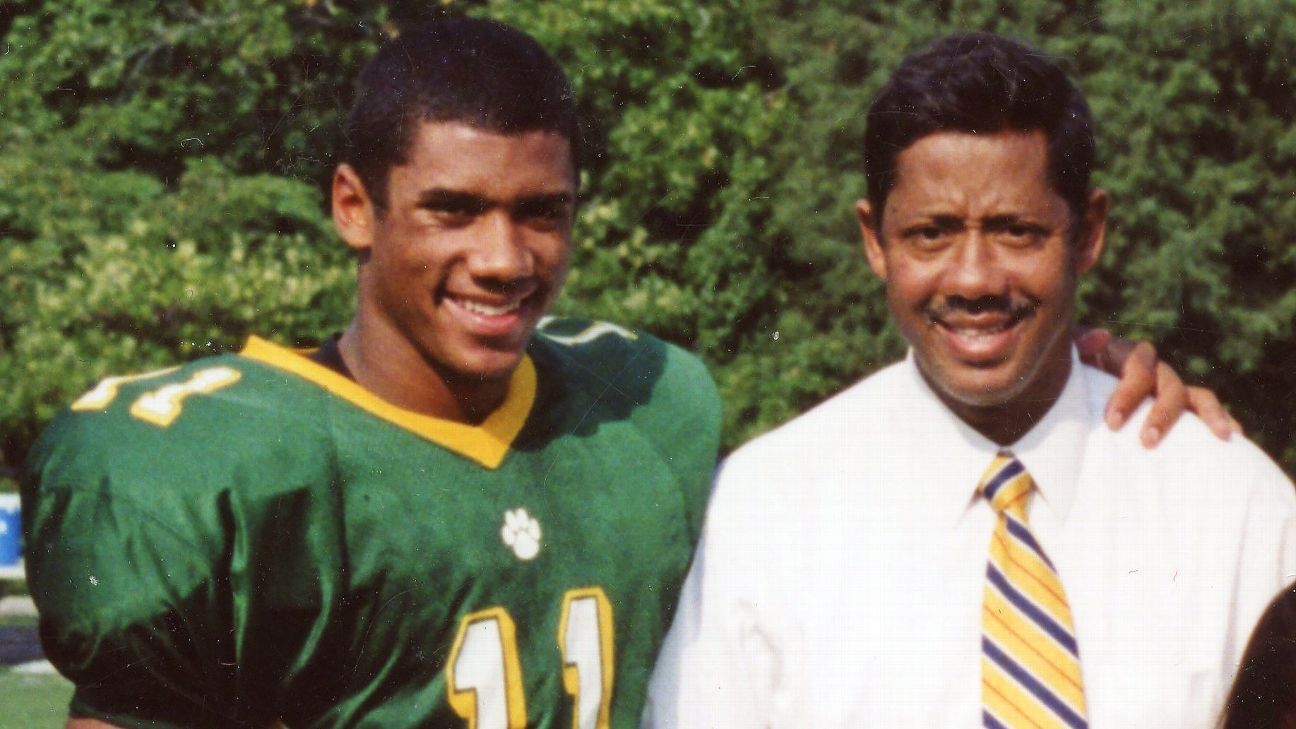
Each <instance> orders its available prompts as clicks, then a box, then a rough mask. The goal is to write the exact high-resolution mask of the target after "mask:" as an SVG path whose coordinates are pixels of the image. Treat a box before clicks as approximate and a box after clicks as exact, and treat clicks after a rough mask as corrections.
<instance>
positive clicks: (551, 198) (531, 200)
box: [418, 187, 576, 211]
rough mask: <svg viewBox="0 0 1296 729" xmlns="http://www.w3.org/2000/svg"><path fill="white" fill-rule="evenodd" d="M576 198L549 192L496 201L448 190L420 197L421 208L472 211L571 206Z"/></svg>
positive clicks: (562, 193) (431, 191)
mask: <svg viewBox="0 0 1296 729" xmlns="http://www.w3.org/2000/svg"><path fill="white" fill-rule="evenodd" d="M575 201H576V196H575V195H573V194H572V193H570V192H566V191H563V192H547V193H538V194H535V195H523V196H522V197H519V198H516V199H514V200H507V201H505V200H496V199H493V198H489V197H486V196H485V195H478V194H475V193H471V192H463V191H462V190H450V189H446V188H439V187H438V188H433V189H431V190H424V191H423V193H422V194H420V195H419V197H418V204H419V206H420V207H428V208H444V207H451V208H467V209H470V210H478V211H483V210H488V209H490V208H493V207H497V206H501V205H506V206H508V207H510V208H517V207H519V206H534V205H571V204H573V203H575Z"/></svg>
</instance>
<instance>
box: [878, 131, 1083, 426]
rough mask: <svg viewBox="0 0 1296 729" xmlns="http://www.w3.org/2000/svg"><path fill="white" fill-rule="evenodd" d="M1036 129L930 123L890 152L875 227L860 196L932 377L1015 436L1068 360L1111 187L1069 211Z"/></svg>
mask: <svg viewBox="0 0 1296 729" xmlns="http://www.w3.org/2000/svg"><path fill="white" fill-rule="evenodd" d="M1047 162H1048V148H1047V141H1046V139H1045V137H1044V135H1043V133H1040V132H1032V133H1023V132H1002V133H997V134H980V135H977V134H967V133H962V132H938V133H935V134H931V135H928V136H926V137H923V138H921V139H919V140H918V141H917V142H915V143H914V144H912V145H911V146H909V147H908V148H906V149H905V150H904V151H903V152H901V153H900V155H899V157H898V158H897V163H896V172H897V182H896V185H895V187H894V188H893V189H892V190H891V192H890V194H889V195H888V196H887V198H886V207H885V209H884V210H883V211H882V230H881V231H880V232H879V231H878V230H876V228H875V220H876V218H875V212H874V211H873V210H872V209H871V207H870V205H869V203H868V202H867V201H860V202H859V203H857V205H856V212H857V215H858V217H859V220H860V226H861V232H862V234H863V236H864V247H865V253H866V255H867V256H868V260H869V265H870V266H871V267H872V268H873V270H874V271H875V272H876V273H877V275H878V276H880V277H882V278H883V279H884V280H885V281H886V287H887V303H888V304H889V305H890V308H891V314H892V316H893V317H894V319H895V322H896V325H897V326H898V327H899V329H900V332H901V333H902V334H903V335H904V337H905V339H907V340H908V341H909V344H910V346H911V347H912V348H913V352H914V359H915V361H916V363H917V365H918V368H919V370H920V371H921V372H922V374H923V376H924V377H925V378H926V380H927V381H928V383H929V384H930V385H931V386H932V388H933V389H934V390H935V391H936V393H937V394H938V395H939V396H940V397H941V399H942V400H943V401H944V402H945V404H946V405H947V406H948V407H950V409H951V410H953V411H954V412H955V413H956V414H957V415H959V417H961V418H962V419H963V420H964V421H965V422H967V423H968V424H969V425H972V426H973V427H974V428H976V429H977V430H978V431H980V432H981V433H982V434H984V435H986V436H987V437H989V438H991V439H992V440H995V441H996V442H999V443H1001V444H1005V443H1011V442H1013V441H1015V440H1016V439H1017V438H1018V437H1020V436H1021V435H1023V434H1025V433H1026V431H1028V430H1029V429H1030V426H1031V425H1032V424H1033V423H1034V422H1035V421H1036V420H1038V418H1039V416H1042V415H1043V414H1044V413H1045V412H1047V410H1048V408H1049V407H1051V406H1052V404H1053V403H1054V402H1055V401H1056V400H1057V397H1058V395H1059V394H1061V391H1062V388H1063V386H1064V385H1065V383H1066V379H1067V376H1068V375H1069V373H1070V362H1071V360H1070V342H1071V336H1070V328H1071V316H1072V312H1073V310H1074V308H1075V291H1076V281H1077V278H1078V277H1079V275H1080V274H1082V273H1084V272H1086V271H1088V270H1089V269H1090V268H1091V267H1092V266H1093V264H1094V263H1095V262H1096V260H1097V258H1098V254H1099V252H1100V251H1101V249H1102V243H1103V224H1104V221H1105V218H1106V211H1107V199H1106V196H1105V195H1104V194H1103V193H1102V192H1101V191H1094V192H1093V194H1092V195H1091V196H1090V199H1089V207H1088V210H1087V211H1086V212H1085V214H1084V216H1083V219H1082V220H1078V221H1075V220H1073V216H1072V214H1071V212H1070V210H1069V209H1068V206H1067V204H1066V201H1065V200H1063V198H1062V197H1061V196H1060V195H1058V193H1057V192H1056V191H1055V190H1054V189H1053V188H1052V186H1051V185H1050V183H1049V178H1048V165H1047Z"/></svg>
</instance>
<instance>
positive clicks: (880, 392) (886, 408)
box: [730, 362, 912, 465]
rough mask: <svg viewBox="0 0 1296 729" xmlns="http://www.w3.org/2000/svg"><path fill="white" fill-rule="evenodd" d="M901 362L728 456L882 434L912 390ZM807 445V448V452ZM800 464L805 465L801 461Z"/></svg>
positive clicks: (837, 446) (822, 448)
mask: <svg viewBox="0 0 1296 729" xmlns="http://www.w3.org/2000/svg"><path fill="white" fill-rule="evenodd" d="M909 378H910V373H909V372H907V371H906V369H905V363H903V362H897V363H894V364H891V365H887V366H885V367H883V368H881V369H879V370H877V371H876V372H874V373H873V374H871V375H869V376H867V377H865V378H864V379H862V380H859V381H858V382H856V383H854V384H852V385H850V386H848V387H847V388H846V389H844V390H842V391H840V392H838V393H836V394H834V395H832V396H830V397H828V399H826V400H824V401H823V402H821V403H819V404H817V405H815V406H813V407H811V408H810V409H809V410H807V411H805V412H804V413H802V414H800V415H798V416H796V417H795V418H792V419H791V420H789V421H787V422H785V423H783V424H781V425H779V426H777V427H775V428H774V429H772V430H770V431H768V432H766V433H764V434H762V435H760V436H757V437H756V438H754V439H752V440H751V441H750V442H748V443H747V444H746V445H744V446H742V447H741V448H739V449H738V450H737V451H735V452H734V454H733V456H731V457H730V460H731V461H732V460H734V459H738V460H739V461H742V460H749V459H751V460H763V459H765V458H768V457H773V458H780V459H781V458H783V457H785V456H786V455H787V454H789V453H796V452H800V453H802V456H803V458H804V456H805V454H807V453H812V452H828V451H830V450H832V451H840V450H842V449H849V447H850V444H852V443H855V444H859V443H860V442H861V439H865V438H868V439H874V438H877V437H879V436H882V435H885V433H886V432H887V427H888V426H889V425H890V423H888V420H889V419H890V418H891V416H893V415H894V414H895V412H896V410H897V409H900V410H903V409H904V407H905V404H904V401H905V399H906V398H907V396H908V395H909V394H910V393H911V392H912V388H910V387H909V385H910V383H909ZM807 449H813V450H807ZM802 463H803V465H807V464H805V463H804V461H803V462H802Z"/></svg>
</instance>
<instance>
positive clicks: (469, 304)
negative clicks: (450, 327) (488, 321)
mask: <svg viewBox="0 0 1296 729" xmlns="http://www.w3.org/2000/svg"><path fill="white" fill-rule="evenodd" d="M457 301H458V302H459V305H460V306H462V307H463V308H465V309H467V310H468V311H471V312H473V313H474V314H483V315H485V316H503V315H505V314H509V313H511V312H514V311H517V308H518V306H520V305H521V303H522V302H520V301H510V302H509V303H507V304H504V305H502V306H491V305H490V304H483V303H481V302H480V301H471V300H469V299H458V300H457Z"/></svg>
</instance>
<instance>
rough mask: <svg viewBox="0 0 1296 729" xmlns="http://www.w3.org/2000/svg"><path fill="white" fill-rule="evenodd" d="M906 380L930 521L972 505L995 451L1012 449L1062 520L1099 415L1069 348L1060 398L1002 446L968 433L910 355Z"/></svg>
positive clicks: (956, 516)
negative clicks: (921, 448)
mask: <svg viewBox="0 0 1296 729" xmlns="http://www.w3.org/2000/svg"><path fill="white" fill-rule="evenodd" d="M903 366H904V368H905V369H906V370H908V375H909V379H908V382H909V384H910V385H912V387H911V390H912V395H913V397H912V398H909V400H910V406H911V407H912V408H913V412H912V415H913V416H914V417H912V418H906V419H905V420H906V422H907V423H908V424H910V426H911V427H912V426H916V427H918V428H920V429H921V432H915V433H914V434H913V435H914V436H915V437H916V438H917V439H918V442H923V443H928V444H930V448H931V452H930V453H929V454H928V456H926V457H928V458H930V459H931V460H930V462H929V464H928V465H927V466H925V467H924V469H925V470H927V471H928V472H929V473H930V474H931V477H932V478H933V479H934V480H935V481H936V483H935V484H933V489H932V490H933V492H934V493H935V494H937V498H935V499H934V500H933V503H932V505H931V506H932V510H933V517H934V518H936V519H938V520H940V523H944V524H950V525H954V524H957V523H958V522H959V521H960V520H961V519H962V518H963V517H964V515H965V514H966V513H967V512H968V510H969V508H970V507H971V506H972V505H973V504H975V503H976V501H977V498H978V497H977V494H976V489H977V483H978V481H979V479H980V478H981V475H982V474H983V473H984V472H985V470H986V468H987V467H989V465H990V462H991V460H992V459H993V458H994V455H995V454H996V453H998V452H999V451H1000V450H1008V451H1011V452H1012V454H1013V455H1014V456H1016V457H1017V459H1018V460H1020V461H1021V463H1022V465H1023V466H1025V468H1026V471H1027V472H1028V473H1030V475H1031V478H1033V479H1034V480H1035V486H1036V489H1037V490H1038V492H1039V497H1040V498H1041V499H1042V500H1043V501H1045V502H1046V503H1047V504H1048V507H1049V508H1050V509H1052V510H1053V511H1054V512H1055V513H1056V514H1057V515H1058V518H1059V519H1065V518H1066V515H1067V512H1068V511H1069V510H1070V508H1071V503H1072V502H1073V501H1074V499H1075V490H1076V483H1077V480H1076V476H1077V473H1078V470H1079V467H1080V462H1081V459H1082V458H1083V456H1084V448H1085V443H1086V439H1087V435H1088V432H1089V429H1090V428H1091V427H1092V425H1093V423H1094V422H1095V419H1096V418H1099V417H1100V414H1096V413H1094V412H1093V411H1092V410H1091V408H1090V406H1089V404H1088V401H1089V397H1088V387H1087V384H1086V382H1085V377H1084V372H1083V370H1082V367H1081V364H1080V361H1079V359H1078V357H1077V356H1076V353H1075V351H1074V350H1072V352H1071V374H1070V376H1069V377H1068V378H1067V382H1066V385H1065V387H1063V389H1062V394H1061V395H1060V396H1059V397H1058V400H1057V402H1056V403H1054V404H1053V407H1051V408H1049V411H1048V412H1047V413H1046V414H1045V415H1044V417H1043V418H1041V419H1040V421H1039V422H1038V423H1036V424H1035V427H1033V428H1031V429H1030V431H1029V432H1027V433H1026V434H1025V435H1023V436H1022V437H1021V438H1019V439H1018V440H1017V442H1015V443H1013V444H1011V445H1009V446H1005V447H1003V448H1001V447H1000V446H999V444H997V443H995V442H994V441H991V440H990V439H988V438H986V437H985V436H983V435H981V434H980V433H978V432H977V431H976V430H974V429H972V427H971V426H969V425H968V424H967V423H965V422H963V421H962V420H961V419H960V418H959V417H958V416H957V415H955V414H954V413H953V412H952V411H951V410H950V409H949V408H947V407H946V406H945V404H944V403H943V402H941V400H940V398H939V397H937V395H936V393H935V392H934V391H933V390H932V389H931V386H930V385H928V384H927V381H926V380H924V379H923V376H922V374H921V373H920V372H919V371H918V366H917V363H916V362H915V361H914V358H913V352H912V351H911V352H910V353H909V355H908V356H907V357H905V362H904V365H903Z"/></svg>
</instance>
